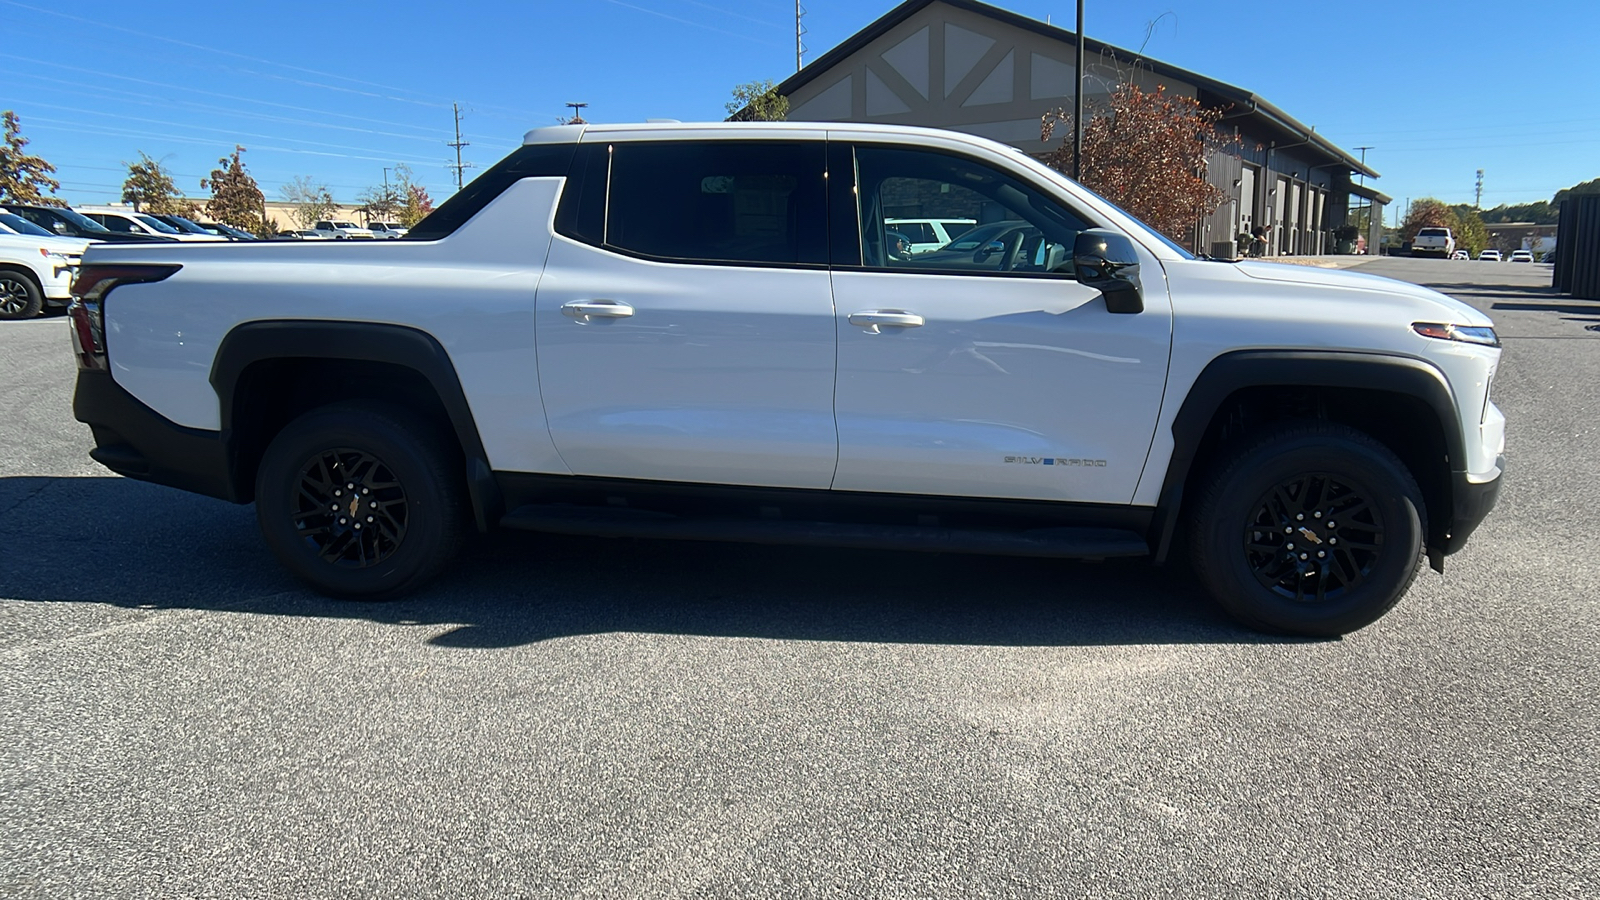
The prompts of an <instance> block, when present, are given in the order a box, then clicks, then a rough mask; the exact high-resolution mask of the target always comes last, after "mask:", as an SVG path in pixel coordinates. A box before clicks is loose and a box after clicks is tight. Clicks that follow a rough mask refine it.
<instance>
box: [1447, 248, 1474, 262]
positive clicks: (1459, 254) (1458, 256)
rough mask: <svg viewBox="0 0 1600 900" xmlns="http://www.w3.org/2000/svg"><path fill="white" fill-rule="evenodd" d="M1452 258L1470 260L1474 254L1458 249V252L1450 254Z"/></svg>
mask: <svg viewBox="0 0 1600 900" xmlns="http://www.w3.org/2000/svg"><path fill="white" fill-rule="evenodd" d="M1450 258H1451V259H1466V260H1470V259H1472V254H1471V253H1468V252H1467V251H1465V250H1457V251H1456V252H1454V253H1452V254H1450Z"/></svg>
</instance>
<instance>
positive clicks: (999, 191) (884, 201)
mask: <svg viewBox="0 0 1600 900" xmlns="http://www.w3.org/2000/svg"><path fill="white" fill-rule="evenodd" d="M856 173H857V183H858V185H859V187H860V192H859V196H860V204H861V206H860V215H861V223H862V227H861V254H862V261H863V262H864V263H865V264H866V265H867V266H870V267H881V268H896V269H907V270H914V271H924V272H950V273H965V274H1033V275H1039V274H1054V275H1060V276H1064V277H1071V275H1072V245H1073V242H1074V241H1075V240H1076V239H1077V236H1078V232H1080V231H1084V230H1085V229H1088V228H1090V227H1093V226H1092V225H1091V224H1090V223H1088V222H1086V221H1085V220H1084V219H1082V218H1081V217H1079V216H1078V215H1077V214H1076V213H1074V212H1072V211H1071V210H1068V209H1066V208H1064V207H1062V206H1061V205H1060V204H1059V203H1057V202H1056V201H1055V200H1053V199H1051V198H1050V197H1047V196H1045V195H1044V194H1042V193H1041V192H1039V191H1038V190H1037V189H1035V188H1034V187H1032V186H1030V185H1028V184H1025V183H1023V182H1022V181H1019V180H1018V179H1016V178H1014V177H1012V176H1011V175H1009V174H1007V173H1005V172H1001V171H999V170H997V169H994V168H991V167H989V166H987V165H984V164H982V163H979V162H975V161H973V160H969V159H965V158H963V157H959V156H952V155H948V154H944V153H937V152H933V151H928V150H905V149H899V148H887V147H859V148H857V150H856ZM898 218H919V219H969V220H974V221H976V223H977V224H976V225H973V226H968V228H967V229H966V230H964V231H963V232H962V233H961V236H960V238H958V239H956V240H953V241H952V242H951V243H950V244H948V245H946V246H943V247H939V248H936V249H931V250H922V251H916V250H913V249H912V248H910V247H907V246H906V245H905V244H904V243H903V242H901V241H899V240H897V238H898V236H899V234H901V233H904V228H903V226H901V225H899V224H895V223H894V222H893V221H892V220H894V219H898ZM947 227H950V228H955V227H957V226H955V225H954V224H953V223H952V225H950V226H947Z"/></svg>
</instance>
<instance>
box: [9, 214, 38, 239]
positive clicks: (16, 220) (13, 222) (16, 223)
mask: <svg viewBox="0 0 1600 900" xmlns="http://www.w3.org/2000/svg"><path fill="white" fill-rule="evenodd" d="M0 225H4V226H6V227H7V228H9V229H11V230H12V231H15V232H16V233H17V234H31V235H44V236H45V237H49V236H50V232H49V231H46V230H45V229H43V228H40V227H39V226H37V225H35V224H33V223H32V222H29V221H28V220H27V219H24V218H22V217H21V216H14V215H12V214H11V213H0Z"/></svg>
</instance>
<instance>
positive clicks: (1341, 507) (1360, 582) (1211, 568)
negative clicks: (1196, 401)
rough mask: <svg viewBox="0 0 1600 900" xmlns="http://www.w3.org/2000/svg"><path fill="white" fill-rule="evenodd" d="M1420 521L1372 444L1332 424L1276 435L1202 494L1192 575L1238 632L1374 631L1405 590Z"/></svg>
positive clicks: (1401, 482) (1416, 554) (1391, 462)
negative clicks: (1373, 626) (1241, 629)
mask: <svg viewBox="0 0 1600 900" xmlns="http://www.w3.org/2000/svg"><path fill="white" fill-rule="evenodd" d="M1423 510H1424V507H1423V503H1422V496H1421V491H1420V490H1419V489H1418V488H1417V483H1416V480H1415V479H1414V478H1412V476H1411V473H1410V471H1408V470H1407V469H1406V467H1405V464H1404V463H1402V462H1401V461H1400V460H1399V459H1398V458H1396V457H1395V455H1394V453H1392V452H1391V451H1390V450H1389V448H1387V447H1385V446H1383V445H1382V444H1380V443H1378V442H1377V441H1375V440H1373V439H1372V438H1371V437H1369V436H1367V435H1366V434H1363V433H1361V432H1359V431H1356V430H1355V429H1353V428H1349V427H1347V426H1344V425H1339V424H1336V423H1331V422H1311V423H1301V424H1295V425H1289V426H1284V427H1280V428H1277V429H1274V430H1272V431H1270V432H1267V433H1264V434H1262V435H1260V436H1259V437H1257V438H1255V439H1253V440H1250V441H1249V442H1248V443H1247V444H1246V445H1245V446H1244V447H1243V448H1242V449H1241V450H1240V451H1239V452H1238V453H1236V454H1235V455H1233V456H1232V457H1231V458H1230V459H1228V460H1227V461H1225V462H1224V463H1223V464H1222V465H1221V466H1220V468H1218V469H1217V470H1215V471H1214V474H1213V475H1212V477H1211V478H1210V479H1209V480H1208V481H1207V483H1206V484H1205V485H1204V487H1203V488H1202V491H1201V493H1200V495H1199V500H1198V503H1197V504H1196V506H1195V507H1194V515H1193V518H1192V519H1191V522H1190V537H1191V541H1190V546H1191V549H1192V553H1193V564H1194V568H1195V571H1196V573H1197V574H1198V575H1199V577H1200V580H1201V582H1202V583H1204V584H1205V586H1206V587H1207V589H1209V590H1210V592H1211V595H1212V596H1213V597H1214V598H1216V600H1217V602H1218V603H1219V604H1220V605H1221V606H1222V608H1223V609H1224V610H1226V611H1227V612H1228V614H1229V615H1231V616H1232V617H1233V618H1234V619H1236V620H1238V621H1239V622H1240V623H1241V624H1243V625H1246V626H1248V627H1250V628H1254V629H1257V630H1260V631H1268V632H1273V633H1278V634H1295V635H1305V636H1308V637H1337V636H1339V635H1342V634H1346V633H1348V632H1351V631H1355V630H1357V629H1359V628H1362V627H1364V626H1366V625H1370V624H1371V623H1373V622H1375V621H1377V620H1378V619H1379V618H1381V617H1382V616H1383V615H1384V614H1385V613H1387V612H1388V611H1389V610H1390V609H1392V608H1393V607H1394V605H1395V604H1396V603H1398V602H1399V601H1400V598H1401V596H1403V595H1404V594H1405V592H1406V589H1407V588H1408V587H1410V585H1411V581H1412V579H1413V578H1415V577H1416V574H1417V571H1418V568H1419V566H1420V563H1421V559H1422V542H1423V535H1424V534H1425V533H1426V530H1425V520H1424V512H1423Z"/></svg>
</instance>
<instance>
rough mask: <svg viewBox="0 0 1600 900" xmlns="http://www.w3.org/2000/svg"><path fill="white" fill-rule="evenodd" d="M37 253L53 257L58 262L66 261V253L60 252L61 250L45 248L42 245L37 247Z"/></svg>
mask: <svg viewBox="0 0 1600 900" xmlns="http://www.w3.org/2000/svg"><path fill="white" fill-rule="evenodd" d="M39 255H40V256H42V257H44V258H45V259H53V260H56V261H58V262H63V263H64V262H66V261H67V254H65V253H61V252H59V251H56V250H46V249H45V248H43V247H40V248H39Z"/></svg>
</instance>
